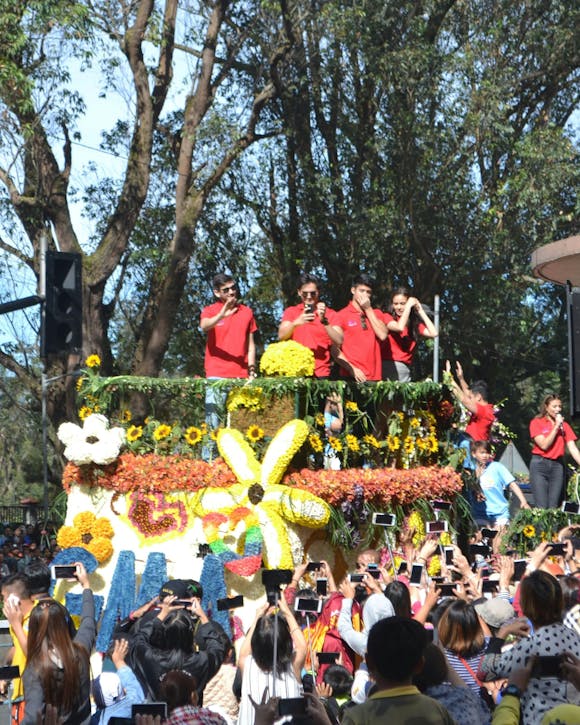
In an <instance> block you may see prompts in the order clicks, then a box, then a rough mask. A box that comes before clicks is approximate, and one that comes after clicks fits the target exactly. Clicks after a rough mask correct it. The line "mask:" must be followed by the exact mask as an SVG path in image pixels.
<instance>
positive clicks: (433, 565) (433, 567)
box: [427, 556, 441, 576]
mask: <svg viewBox="0 0 580 725" xmlns="http://www.w3.org/2000/svg"><path fill="white" fill-rule="evenodd" d="M440 571H441V561H440V559H439V557H438V556H432V557H431V559H430V561H429V566H428V567H427V573H428V574H429V576H437V575H438V574H439V572H440Z"/></svg>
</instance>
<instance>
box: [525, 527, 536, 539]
mask: <svg viewBox="0 0 580 725" xmlns="http://www.w3.org/2000/svg"><path fill="white" fill-rule="evenodd" d="M522 534H523V535H524V536H526V537H527V538H528V539H531V538H532V536H535V535H536V527H535V526H532V524H528V525H527V526H524V528H523V529H522Z"/></svg>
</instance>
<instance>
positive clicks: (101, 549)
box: [85, 536, 113, 563]
mask: <svg viewBox="0 0 580 725" xmlns="http://www.w3.org/2000/svg"><path fill="white" fill-rule="evenodd" d="M85 548H86V549H87V551H90V553H91V554H92V555H93V556H94V557H95V559H96V560H97V561H98V562H99V563H102V562H103V561H106V560H107V559H108V558H110V556H111V555H112V553H113V544H112V543H111V541H110V539H106V538H104V537H102V536H97V537H94V538H92V539H91V540H90V541H89V543H88V544H87V545H86V547H85Z"/></svg>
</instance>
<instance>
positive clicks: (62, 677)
mask: <svg viewBox="0 0 580 725" xmlns="http://www.w3.org/2000/svg"><path fill="white" fill-rule="evenodd" d="M55 655H56V656H57V657H58V658H59V659H60V661H61V663H62V666H61V667H59V666H57V665H56V664H55V661H54V659H55ZM83 665H84V667H83ZM26 668H27V669H28V668H31V669H33V670H34V671H35V672H36V673H37V674H38V677H39V679H40V683H41V685H42V691H43V694H44V701H45V702H46V703H47V704H49V705H53V706H54V707H56V708H57V709H58V711H59V713H69V712H72V710H73V709H74V705H75V703H76V702H77V698H78V694H79V689H80V680H81V673H82V671H83V669H85V670H86V671H88V669H89V653H88V652H87V651H86V649H85V648H84V647H82V646H81V645H80V644H77V643H76V642H73V640H72V638H71V636H70V624H69V613H68V612H67V610H66V609H65V608H64V607H63V606H62V604H59V603H58V602H56V601H54V599H42V600H41V601H39V603H38V604H37V605H36V607H34V609H33V610H32V611H31V613H30V620H29V624H28V655H27V660H26ZM61 671H62V674H61Z"/></svg>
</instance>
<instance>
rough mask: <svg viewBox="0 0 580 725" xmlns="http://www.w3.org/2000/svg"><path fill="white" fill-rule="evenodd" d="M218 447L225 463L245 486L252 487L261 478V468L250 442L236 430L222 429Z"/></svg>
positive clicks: (218, 437)
mask: <svg viewBox="0 0 580 725" xmlns="http://www.w3.org/2000/svg"><path fill="white" fill-rule="evenodd" d="M217 445H218V449H219V452H220V453H221V454H222V456H223V459H224V461H225V462H226V463H227V464H228V466H229V467H230V468H231V469H232V471H233V472H234V473H235V474H236V478H237V479H238V481H239V482H240V483H241V484H243V485H244V486H251V485H252V483H255V482H256V481H257V480H258V479H259V478H260V470H261V466H260V464H259V462H258V460H257V458H256V454H255V453H254V451H253V450H252V448H251V446H250V444H249V443H248V441H247V440H246V439H245V438H244V436H243V435H242V433H241V432H240V431H239V430H236V429H235V428H222V429H221V430H220V431H219V433H218V436H217Z"/></svg>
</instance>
